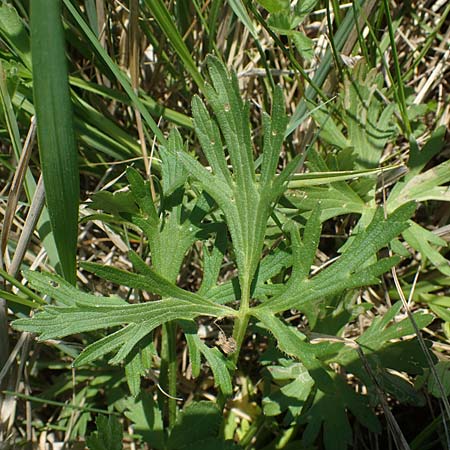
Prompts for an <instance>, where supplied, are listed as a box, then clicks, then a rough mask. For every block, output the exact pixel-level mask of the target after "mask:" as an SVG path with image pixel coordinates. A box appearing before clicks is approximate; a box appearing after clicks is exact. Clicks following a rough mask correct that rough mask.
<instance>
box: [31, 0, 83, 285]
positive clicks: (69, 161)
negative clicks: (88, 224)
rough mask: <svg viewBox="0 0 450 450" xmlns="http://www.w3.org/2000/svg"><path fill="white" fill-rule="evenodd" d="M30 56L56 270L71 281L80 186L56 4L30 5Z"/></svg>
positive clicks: (39, 2)
mask: <svg viewBox="0 0 450 450" xmlns="http://www.w3.org/2000/svg"><path fill="white" fill-rule="evenodd" d="M31 55H32V64H33V95H34V106H35V109H36V118H37V126H38V141H39V154H40V159H41V168H42V174H43V177H44V184H45V191H46V201H47V207H48V212H49V217H50V223H51V227H52V231H53V236H54V239H55V244H56V248H57V251H58V255H59V259H60V267H57V270H58V271H59V272H60V273H62V274H63V275H64V277H65V278H66V279H67V280H69V281H70V282H71V283H75V269H76V268H75V256H76V246H77V236H78V203H79V189H80V186H79V174H78V154H77V147H76V142H75V134H74V126H73V116H72V106H71V99H70V91H69V82H68V75H67V61H66V55H65V45H64V31H63V26H62V23H61V3H60V2H59V1H58V2H54V1H52V0H37V1H34V2H33V3H32V5H31Z"/></svg>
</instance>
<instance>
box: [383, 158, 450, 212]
mask: <svg viewBox="0 0 450 450" xmlns="http://www.w3.org/2000/svg"><path fill="white" fill-rule="evenodd" d="M408 178H409V179H408V180H407V181H404V182H399V183H397V185H396V186H395V190H394V191H393V192H392V193H391V195H390V196H389V198H388V201H387V207H388V211H392V209H395V208H396V207H398V206H400V205H402V204H404V203H406V202H408V201H411V200H415V201H418V202H422V201H426V200H441V201H450V188H449V187H448V186H446V185H445V184H446V183H448V182H449V181H450V161H445V162H443V163H441V164H439V165H437V166H435V167H433V168H431V169H429V170H427V171H426V172H423V173H420V174H418V175H415V176H414V177H412V178H411V177H408Z"/></svg>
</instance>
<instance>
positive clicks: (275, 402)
mask: <svg viewBox="0 0 450 450" xmlns="http://www.w3.org/2000/svg"><path fill="white" fill-rule="evenodd" d="M279 364H280V365H273V366H268V367H267V370H268V372H269V374H270V377H271V378H272V379H273V380H274V382H276V383H277V384H280V385H281V387H280V388H279V389H276V390H274V391H273V392H271V393H270V394H269V395H268V396H266V397H265V398H263V401H262V404H263V408H264V414H266V415H267V416H277V415H279V414H281V413H283V412H285V411H286V410H289V412H290V414H291V415H292V417H297V416H298V415H299V414H300V413H301V412H302V409H303V406H304V404H305V402H306V400H307V398H308V396H309V395H310V392H311V389H312V387H313V386H314V380H313V379H312V378H311V376H310V375H309V373H308V371H307V370H306V368H305V367H304V366H303V364H301V363H298V362H293V361H292V360H280V361H279Z"/></svg>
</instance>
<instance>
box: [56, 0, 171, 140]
mask: <svg viewBox="0 0 450 450" xmlns="http://www.w3.org/2000/svg"><path fill="white" fill-rule="evenodd" d="M63 2H64V5H65V6H66V8H67V9H68V10H69V12H70V14H71V15H72V17H73V18H74V19H75V21H76V23H77V24H78V26H79V28H80V30H81V31H82V32H83V33H84V35H85V36H86V38H87V39H88V41H89V42H90V43H91V45H92V47H93V48H94V49H95V51H96V52H97V53H98V54H99V56H100V57H101V59H102V60H103V62H104V63H105V64H106V65H107V66H108V68H109V69H110V70H111V72H112V73H113V74H114V76H115V77H116V79H117V81H118V82H119V83H120V84H121V86H122V87H123V89H124V91H125V92H126V93H127V95H128V97H129V98H130V100H131V101H132V102H133V104H134V105H135V107H136V108H137V109H138V110H139V112H140V113H141V114H142V117H143V118H144V120H145V122H146V123H147V125H148V126H149V127H150V129H151V130H152V132H153V134H154V135H155V136H156V138H157V139H158V141H159V142H160V143H162V144H164V143H165V142H166V140H165V138H164V135H163V133H162V132H161V130H160V129H159V128H158V125H157V124H156V122H155V121H154V120H153V118H152V116H151V115H150V113H149V112H148V110H147V108H146V107H145V106H144V104H143V103H142V102H141V100H140V99H139V97H138V96H137V95H136V93H135V92H134V90H133V88H132V87H131V83H130V80H129V79H128V77H127V76H126V75H125V74H124V73H123V72H122V71H121V70H120V69H119V67H118V66H117V64H116V63H115V62H114V61H113V60H112V59H111V57H110V56H109V55H108V53H107V52H106V51H105V49H104V48H103V47H102V46H101V45H100V42H99V41H98V39H97V37H96V36H95V33H94V32H93V31H92V30H91V28H90V27H89V25H88V24H87V23H86V22H85V20H84V19H83V17H82V16H81V14H80V13H79V12H78V11H77V9H76V8H75V7H74V6H73V5H72V3H71V2H70V0H63Z"/></svg>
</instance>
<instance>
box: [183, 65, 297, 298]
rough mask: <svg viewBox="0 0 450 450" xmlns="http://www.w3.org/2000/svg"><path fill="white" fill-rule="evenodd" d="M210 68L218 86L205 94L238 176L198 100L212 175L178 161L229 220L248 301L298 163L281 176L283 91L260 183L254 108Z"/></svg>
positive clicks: (269, 121) (268, 126) (189, 161)
mask: <svg viewBox="0 0 450 450" xmlns="http://www.w3.org/2000/svg"><path fill="white" fill-rule="evenodd" d="M207 63H208V69H209V74H210V77H211V80H212V85H205V93H206V97H207V100H208V103H209V104H210V105H211V107H212V110H213V112H214V115H215V119H216V120H217V123H218V125H219V128H220V131H221V133H222V136H223V139H224V141H225V144H226V148H227V151H228V153H229V155H230V160H231V165H232V171H230V170H229V169H228V167H227V163H226V159H225V153H224V151H223V149H222V140H221V137H220V133H219V130H218V127H217V125H216V124H215V122H214V121H213V120H212V119H211V118H210V117H209V114H208V113H207V111H206V108H205V107H204V105H203V104H202V103H201V101H200V100H198V99H195V100H194V101H193V115H194V123H195V128H196V130H197V132H198V135H199V140H200V143H201V144H202V146H203V148H204V151H205V155H206V156H207V158H208V160H209V162H210V164H211V168H212V173H211V172H210V171H208V170H207V169H206V168H204V167H202V166H201V165H200V164H199V163H198V162H197V161H195V160H194V159H193V158H192V157H191V156H189V155H187V154H186V153H179V155H178V156H179V158H180V159H181V161H182V162H183V164H184V165H185V166H186V169H187V170H188V171H189V173H190V174H191V176H193V177H194V178H195V179H197V180H198V181H199V182H200V183H201V186H202V188H203V189H204V191H206V192H207V193H208V194H209V195H211V197H212V198H213V199H214V200H215V201H216V202H217V204H218V205H219V207H220V209H221V210H222V211H223V213H224V215H225V218H226V222H227V226H228V228H229V230H230V234H231V238H232V244H233V248H234V252H235V254H236V262H237V266H238V269H239V281H240V285H241V289H242V291H243V292H244V293H245V294H244V298H247V299H248V296H249V291H250V285H251V282H252V278H253V276H254V274H255V271H256V268H257V266H258V264H259V259H260V253H261V249H262V246H263V243H264V235H265V230H266V226H267V220H268V218H269V215H270V213H271V209H272V207H273V202H274V201H275V200H276V199H277V197H278V196H279V195H280V194H281V193H282V191H283V190H284V189H285V183H286V181H287V179H288V178H289V176H290V175H291V174H292V172H293V171H294V170H295V168H296V166H297V163H298V160H297V159H295V160H294V161H292V162H291V163H290V164H289V166H288V168H286V169H285V171H283V172H282V173H281V174H280V175H279V176H278V177H277V176H275V170H276V167H277V162H278V155H279V151H280V148H281V143H282V140H283V136H284V130H285V128H286V124H287V119H286V115H285V112H284V110H283V107H282V96H281V92H280V91H279V90H277V91H276V93H275V98H274V104H273V113H272V118H269V116H267V115H265V116H264V119H263V123H264V129H265V131H266V135H267V134H269V136H266V137H265V138H264V142H263V144H264V149H263V161H262V172H261V177H260V180H257V177H256V174H255V171H254V161H253V150H252V144H251V139H250V123H249V105H248V103H247V102H243V101H242V99H241V97H240V94H239V87H238V83H237V79H236V75H235V74H231V75H230V74H228V72H227V71H226V69H225V67H224V66H223V65H222V64H221V63H220V62H219V61H218V60H217V59H215V58H212V57H209V58H208V60H207ZM275 116H276V117H275Z"/></svg>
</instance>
